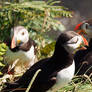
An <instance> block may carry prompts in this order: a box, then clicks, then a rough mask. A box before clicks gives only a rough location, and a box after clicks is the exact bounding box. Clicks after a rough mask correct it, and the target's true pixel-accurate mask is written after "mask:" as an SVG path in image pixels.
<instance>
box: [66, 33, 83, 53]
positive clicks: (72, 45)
mask: <svg viewBox="0 0 92 92" xmlns="http://www.w3.org/2000/svg"><path fill="white" fill-rule="evenodd" d="M82 43H83V38H82V37H81V36H80V35H79V36H75V37H73V38H72V39H70V40H69V41H67V42H66V43H65V45H64V47H65V49H66V50H67V51H68V52H71V53H75V52H76V51H77V50H78V48H80V47H81V45H82Z"/></svg>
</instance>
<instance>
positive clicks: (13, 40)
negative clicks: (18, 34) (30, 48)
mask: <svg viewBox="0 0 92 92" xmlns="http://www.w3.org/2000/svg"><path fill="white" fill-rule="evenodd" d="M15 47H16V43H15V38H14V36H13V38H12V41H11V49H13V48H15Z"/></svg>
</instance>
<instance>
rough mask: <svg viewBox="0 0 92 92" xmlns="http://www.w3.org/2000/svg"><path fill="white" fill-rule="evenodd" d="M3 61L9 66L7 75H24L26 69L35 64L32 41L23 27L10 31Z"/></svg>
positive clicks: (34, 44)
mask: <svg viewBox="0 0 92 92" xmlns="http://www.w3.org/2000/svg"><path fill="white" fill-rule="evenodd" d="M7 45H8V46H9V48H8V50H7V52H6V54H5V56H4V59H5V61H6V62H7V64H8V65H9V67H8V73H9V74H10V73H12V72H11V71H12V70H14V74H20V73H24V72H25V71H26V69H28V68H29V67H30V66H32V65H33V64H34V63H35V62H36V53H35V49H36V48H35V46H36V43H35V42H34V40H32V39H31V38H29V33H28V31H27V29H26V28H24V27H23V26H16V27H14V28H12V29H11V42H9V43H8V44H7Z"/></svg>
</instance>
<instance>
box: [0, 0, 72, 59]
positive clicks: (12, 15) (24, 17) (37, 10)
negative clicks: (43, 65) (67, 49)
mask: <svg viewBox="0 0 92 92" xmlns="http://www.w3.org/2000/svg"><path fill="white" fill-rule="evenodd" d="M7 1H10V0H7ZM17 1H18V0H15V2H4V1H3V0H2V2H0V42H1V43H3V42H5V41H7V40H8V39H9V38H10V30H11V28H12V27H14V26H18V25H22V26H24V27H25V28H27V29H28V31H29V33H30V37H31V38H32V39H33V40H35V42H36V43H37V46H38V47H37V48H38V58H43V57H47V56H50V55H51V54H52V53H51V52H52V51H53V50H54V45H55V40H54V39H52V38H51V37H49V36H48V35H47V34H46V33H47V32H49V31H51V30H54V31H62V30H64V29H65V28H64V26H63V25H62V23H61V22H60V21H59V20H57V18H62V17H72V15H71V12H70V11H68V9H67V8H65V7H63V6H55V4H57V3H60V1H53V0H48V2H45V1H34V0H27V1H26V0H24V1H23V2H20V3H19V2H18V3H17ZM50 45H51V46H50ZM6 47H7V46H6ZM1 49H2V47H0V53H2V52H1ZM5 51H6V48H5ZM4 53H5V52H4ZM3 55H4V54H2V55H1V56H0V60H3V58H2V57H3Z"/></svg>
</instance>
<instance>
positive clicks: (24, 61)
mask: <svg viewBox="0 0 92 92" xmlns="http://www.w3.org/2000/svg"><path fill="white" fill-rule="evenodd" d="M4 57H5V61H6V62H7V63H8V64H9V65H10V66H11V67H13V66H14V63H15V62H14V61H16V60H17V59H18V62H16V64H15V72H19V71H20V72H21V71H24V70H25V69H26V68H29V67H30V66H32V65H33V64H34V63H35V62H36V61H35V58H36V56H35V53H34V46H32V47H31V48H30V50H29V51H27V52H26V51H22V50H20V51H18V52H12V51H11V50H10V49H8V51H7V52H6V54H5V56H4Z"/></svg>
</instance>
